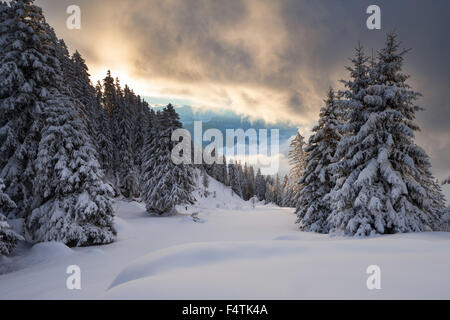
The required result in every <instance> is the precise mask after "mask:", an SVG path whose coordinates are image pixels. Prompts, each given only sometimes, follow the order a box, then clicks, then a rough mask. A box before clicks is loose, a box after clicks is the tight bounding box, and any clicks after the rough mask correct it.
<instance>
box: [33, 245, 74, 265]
mask: <svg viewBox="0 0 450 320" xmlns="http://www.w3.org/2000/svg"><path fill="white" fill-rule="evenodd" d="M72 253H73V250H72V249H70V248H69V247H68V246H66V245H65V244H63V243H61V242H54V241H52V242H42V243H38V244H35V245H34V246H33V247H32V248H31V250H30V255H29V256H30V257H32V256H35V257H39V258H42V260H50V259H54V258H58V257H62V256H67V255H70V254H72Z"/></svg>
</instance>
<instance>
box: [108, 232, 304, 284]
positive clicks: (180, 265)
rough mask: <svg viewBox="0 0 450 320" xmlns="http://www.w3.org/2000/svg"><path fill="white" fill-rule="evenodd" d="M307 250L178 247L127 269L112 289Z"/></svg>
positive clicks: (246, 245) (253, 245)
mask: <svg viewBox="0 0 450 320" xmlns="http://www.w3.org/2000/svg"><path fill="white" fill-rule="evenodd" d="M303 251H305V248H304V247H303V246H301V245H299V244H298V243H297V244H295V243H291V244H286V243H283V244H278V243H274V242H272V241H262V242H210V243H190V244H185V245H180V246H174V247H170V248H166V249H162V250H158V251H156V252H152V253H150V254H148V255H145V256H143V257H141V258H139V259H137V260H135V261H134V262H132V263H131V264H130V265H129V266H128V267H126V268H125V269H123V270H122V271H121V272H120V274H119V275H118V276H117V278H116V279H115V280H114V281H113V282H112V284H111V286H110V288H114V287H116V286H119V285H122V284H124V283H126V282H130V281H134V280H137V279H143V278H147V277H151V276H154V275H157V274H161V273H165V272H168V271H172V270H174V269H185V268H188V269H189V268H191V267H199V266H200V267H201V266H205V265H212V264H221V263H224V262H226V261H232V260H247V261H250V260H255V259H262V260H264V259H267V258H268V257H273V256H277V255H289V254H298V253H300V252H303Z"/></svg>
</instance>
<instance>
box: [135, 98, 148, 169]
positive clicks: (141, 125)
mask: <svg viewBox="0 0 450 320" xmlns="http://www.w3.org/2000/svg"><path fill="white" fill-rule="evenodd" d="M150 113H151V112H150V109H149V106H148V104H147V102H145V101H142V100H141V99H140V97H138V106H137V110H136V111H135V112H134V114H133V116H134V118H133V123H134V128H135V131H134V135H133V141H134V142H133V145H132V147H133V158H134V165H135V168H136V169H137V170H138V175H140V168H141V166H142V149H143V148H144V141H145V132H146V130H147V128H146V125H147V124H148V123H149V121H150V117H151V114H150Z"/></svg>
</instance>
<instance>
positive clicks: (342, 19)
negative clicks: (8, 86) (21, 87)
mask: <svg viewBox="0 0 450 320" xmlns="http://www.w3.org/2000/svg"><path fill="white" fill-rule="evenodd" d="M37 4H39V5H41V6H42V7H43V8H44V12H45V14H46V16H47V19H48V21H49V22H50V24H51V25H53V26H54V27H55V29H56V31H57V33H58V35H59V36H60V37H62V38H64V39H65V40H66V42H67V44H68V45H69V47H70V49H72V50H73V49H75V48H76V49H78V50H79V51H80V52H81V53H82V55H83V56H84V57H85V59H86V60H87V63H88V65H89V67H90V69H91V73H92V76H93V79H94V80H97V79H101V78H102V77H103V76H104V74H105V72H106V70H107V69H111V70H112V71H113V73H114V74H115V75H118V76H119V77H120V78H121V80H122V82H123V83H128V84H129V85H131V86H132V87H133V88H134V89H135V91H137V92H138V93H139V94H141V95H142V96H150V97H153V99H157V100H158V101H169V100H170V101H176V102H179V103H184V104H189V105H191V106H193V107H198V108H215V109H230V110H233V111H235V112H237V113H239V114H243V115H247V116H250V117H253V118H258V119H264V120H266V121H271V122H274V121H290V122H292V123H293V124H294V125H297V126H298V127H299V128H301V130H303V131H304V132H307V131H308V129H309V128H311V126H312V125H313V123H314V121H315V120H316V119H317V116H318V113H319V109H320V107H321V105H322V99H323V97H324V94H325V92H326V89H327V88H328V87H329V86H330V85H331V86H334V87H339V83H338V80H339V79H342V78H345V77H346V71H345V68H344V67H345V65H346V64H348V60H347V58H348V57H350V56H351V55H352V52H353V48H354V47H355V45H356V44H357V43H358V41H360V42H361V43H362V45H363V46H365V48H366V49H367V52H368V53H369V54H371V52H372V48H373V49H374V50H375V52H376V49H378V48H380V47H381V46H382V45H383V42H384V38H385V33H386V32H388V31H391V30H394V29H395V30H396V31H397V32H398V33H399V36H400V39H401V40H402V42H403V45H404V47H406V48H412V51H411V53H410V54H409V55H408V56H407V59H406V63H405V70H406V71H407V72H408V73H409V74H411V75H412V78H411V80H410V83H411V84H412V85H413V87H414V88H415V89H417V90H418V91H420V92H422V93H423V94H424V97H423V98H422V99H421V101H420V104H421V105H422V106H424V107H425V108H426V111H425V112H422V113H421V114H419V115H418V122H419V124H420V126H421V127H422V132H421V133H419V134H418V142H419V144H420V145H421V146H423V147H424V148H425V149H426V150H427V152H428V153H429V154H430V155H431V157H432V162H433V167H434V169H433V171H434V173H435V175H436V176H437V177H438V178H440V179H442V178H443V177H444V176H446V175H449V174H450V151H449V149H450V126H449V122H450V91H449V86H450V59H449V57H450V43H449V41H448V39H447V38H448V34H447V32H448V30H450V19H448V14H449V12H450V2H449V1H447V0H433V1H425V0H397V1H365V0H328V1H324V0H323V1H317V0H316V1H310V0H304V1H301V0H281V1H273V0H249V1H240V0H231V1H219V0H217V1H206V0H205V1H204V0H192V1H190V0H183V1H179V0H164V1H161V0H155V1H149V0H128V1H127V0H78V1H77V0H38V1H37ZM71 4H76V5H78V6H80V8H81V13H82V29H81V30H68V29H67V28H66V19H67V17H68V15H67V14H66V8H67V7H68V6H69V5H71ZM371 4H377V5H379V6H380V7H381V14H382V25H381V27H382V30H381V31H370V30H368V29H367V28H366V19H367V17H368V14H366V8H367V7H368V6H369V5H371ZM445 191H446V193H447V195H450V190H449V188H448V187H446V190H445Z"/></svg>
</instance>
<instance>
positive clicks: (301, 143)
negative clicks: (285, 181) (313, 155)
mask: <svg viewBox="0 0 450 320" xmlns="http://www.w3.org/2000/svg"><path fill="white" fill-rule="evenodd" d="M304 148H305V139H304V138H303V136H302V135H301V134H300V132H297V134H296V135H295V137H294V139H292V141H291V143H290V146H289V153H288V159H289V164H290V165H291V170H290V171H289V177H290V178H291V179H292V180H297V181H299V180H300V177H301V176H302V173H303V171H304V170H305V168H306V155H305V150H304Z"/></svg>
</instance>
